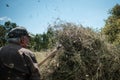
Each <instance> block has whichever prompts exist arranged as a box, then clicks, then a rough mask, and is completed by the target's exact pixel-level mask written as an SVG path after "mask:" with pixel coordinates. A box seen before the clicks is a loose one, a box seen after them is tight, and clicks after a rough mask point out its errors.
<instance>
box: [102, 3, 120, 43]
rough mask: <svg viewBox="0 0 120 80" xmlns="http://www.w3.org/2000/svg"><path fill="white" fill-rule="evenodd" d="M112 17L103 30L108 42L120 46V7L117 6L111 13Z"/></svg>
mask: <svg viewBox="0 0 120 80" xmlns="http://www.w3.org/2000/svg"><path fill="white" fill-rule="evenodd" d="M109 14H110V16H109V17H108V19H107V20H106V21H105V27H104V28H103V29H102V32H103V34H104V35H105V37H106V39H107V41H108V42H110V43H112V44H115V45H119V44H120V5H119V4H116V5H115V6H114V7H113V8H112V9H111V10H110V12H109Z"/></svg>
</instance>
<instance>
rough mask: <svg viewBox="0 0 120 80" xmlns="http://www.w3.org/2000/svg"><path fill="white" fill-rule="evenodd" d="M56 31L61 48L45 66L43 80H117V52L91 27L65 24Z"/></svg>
mask: <svg viewBox="0 0 120 80" xmlns="http://www.w3.org/2000/svg"><path fill="white" fill-rule="evenodd" d="M62 26H63V27H62V29H60V30H59V31H58V36H57V38H58V41H59V43H60V44H62V46H63V48H62V49H61V50H59V51H58V54H57V55H56V56H55V57H54V58H52V59H51V60H49V62H48V63H47V65H44V69H43V70H42V73H41V74H42V78H43V80H120V51H118V49H117V48H116V47H114V46H112V45H110V44H108V43H106V42H105V41H104V40H102V39H101V36H100V35H99V34H98V33H96V32H94V31H93V30H91V29H90V28H83V27H82V26H78V25H74V24H70V23H66V24H64V25H63V24H62Z"/></svg>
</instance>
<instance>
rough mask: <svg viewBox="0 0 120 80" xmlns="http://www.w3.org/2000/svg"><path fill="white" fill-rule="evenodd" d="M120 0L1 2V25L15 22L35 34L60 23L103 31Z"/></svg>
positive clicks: (27, 0) (26, 0) (20, 0)
mask: <svg viewBox="0 0 120 80" xmlns="http://www.w3.org/2000/svg"><path fill="white" fill-rule="evenodd" d="M116 4H120V0H0V24H2V25H3V24H4V22H6V21H11V22H12V23H16V24H17V25H19V26H23V27H25V28H26V29H27V30H28V31H29V32H31V33H33V34H42V33H43V32H46V31H47V28H48V25H49V24H54V22H55V21H56V20H57V19H60V20H62V21H65V22H72V23H75V24H82V25H83V26H84V27H90V28H93V29H101V28H102V27H104V25H105V20H106V19H107V18H108V16H109V15H110V14H108V12H109V11H110V10H111V9H112V8H113V7H114V6H115V5H116Z"/></svg>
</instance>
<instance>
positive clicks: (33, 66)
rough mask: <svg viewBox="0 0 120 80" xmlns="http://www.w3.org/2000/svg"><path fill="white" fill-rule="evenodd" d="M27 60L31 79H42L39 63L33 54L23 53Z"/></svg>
mask: <svg viewBox="0 0 120 80" xmlns="http://www.w3.org/2000/svg"><path fill="white" fill-rule="evenodd" d="M23 56H24V59H25V62H26V64H27V66H28V69H29V73H30V80H40V72H39V68H38V64H37V60H36V58H35V56H34V55H33V54H31V53H30V54H29V55H28V54H23Z"/></svg>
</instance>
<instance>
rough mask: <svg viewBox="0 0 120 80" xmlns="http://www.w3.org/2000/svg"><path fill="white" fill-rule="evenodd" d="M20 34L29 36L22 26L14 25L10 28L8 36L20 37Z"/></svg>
mask: <svg viewBox="0 0 120 80" xmlns="http://www.w3.org/2000/svg"><path fill="white" fill-rule="evenodd" d="M22 36H28V37H30V35H29V33H28V31H27V30H26V29H25V28H24V27H16V28H13V29H12V30H10V32H9V33H8V38H20V37H22Z"/></svg>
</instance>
